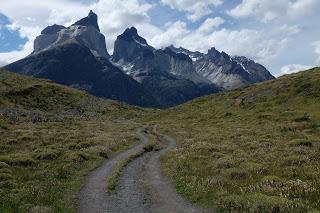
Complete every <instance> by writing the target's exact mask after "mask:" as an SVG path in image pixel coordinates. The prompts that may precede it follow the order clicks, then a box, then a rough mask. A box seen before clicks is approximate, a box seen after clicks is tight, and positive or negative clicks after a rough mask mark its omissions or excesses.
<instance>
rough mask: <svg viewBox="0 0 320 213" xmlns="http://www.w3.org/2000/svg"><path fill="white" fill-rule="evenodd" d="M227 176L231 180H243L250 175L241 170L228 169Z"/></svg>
mask: <svg viewBox="0 0 320 213" xmlns="http://www.w3.org/2000/svg"><path fill="white" fill-rule="evenodd" d="M225 175H226V176H227V177H228V178H229V179H231V180H241V179H246V178H248V177H249V175H250V174H249V173H248V172H247V171H244V170H243V169H239V168H228V169H226V170H225Z"/></svg>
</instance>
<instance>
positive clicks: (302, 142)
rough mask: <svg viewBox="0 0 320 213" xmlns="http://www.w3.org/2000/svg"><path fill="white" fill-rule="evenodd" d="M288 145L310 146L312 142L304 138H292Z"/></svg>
mask: <svg viewBox="0 0 320 213" xmlns="http://www.w3.org/2000/svg"><path fill="white" fill-rule="evenodd" d="M289 145H290V146H305V147H312V142H311V141H308V140H306V139H294V140H292V141H290V142H289Z"/></svg>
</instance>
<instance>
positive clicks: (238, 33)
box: [0, 0, 320, 76]
mask: <svg viewBox="0 0 320 213" xmlns="http://www.w3.org/2000/svg"><path fill="white" fill-rule="evenodd" d="M319 8H320V0H272V1H270V0H46V1H43V0H28V1H21V0H10V1H9V0H0V66H3V65H6V64H8V63H11V62H14V61H16V60H18V59H21V58H23V57H25V56H27V55H28V54H30V53H31V52H32V51H33V41H34V39H35V38H36V36H37V35H39V34H40V32H41V30H42V29H44V28H45V27H46V26H49V25H52V24H60V25H64V26H69V25H71V24H72V23H74V22H75V21H77V20H79V19H80V18H83V17H85V16H87V14H88V12H89V11H90V10H91V9H92V10H93V11H94V12H95V13H97V15H98V18H99V25H100V29H101V32H102V33H103V34H104V35H105V37H106V42H107V47H108V51H109V53H111V54H112V51H113V44H114V41H115V39H116V37H117V36H118V35H120V34H121V33H122V32H123V31H124V30H125V29H126V28H127V27H131V26H135V27H136V28H137V29H138V31H139V34H140V35H141V36H143V37H145V38H146V39H147V41H148V43H149V44H150V45H152V46H154V47H156V48H164V47H166V46H169V45H171V44H173V45H175V46H177V47H179V46H182V47H185V48H187V49H190V50H193V51H200V52H203V53H206V52H207V50H208V49H210V48H211V47H215V48H216V49H218V50H219V51H225V52H227V53H229V54H230V55H241V56H246V57H248V58H251V59H253V60H255V61H257V62H259V63H261V64H263V65H264V66H266V67H267V69H269V70H270V71H271V73H272V74H274V75H275V76H281V75H284V74H289V73H292V72H297V71H300V70H305V69H308V68H310V67H315V66H320V21H319V20H320V13H319V12H318V10H319Z"/></svg>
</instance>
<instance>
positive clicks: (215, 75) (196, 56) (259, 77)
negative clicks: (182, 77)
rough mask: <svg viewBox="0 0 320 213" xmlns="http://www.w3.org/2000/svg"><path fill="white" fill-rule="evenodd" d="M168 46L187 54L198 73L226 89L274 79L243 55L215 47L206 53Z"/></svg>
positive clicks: (263, 68) (261, 67)
mask: <svg viewBox="0 0 320 213" xmlns="http://www.w3.org/2000/svg"><path fill="white" fill-rule="evenodd" d="M170 48H171V49H173V50H174V51H176V52H182V53H185V54H187V55H189V56H190V57H191V58H192V59H193V66H194V68H195V70H196V72H197V73H198V74H200V75H201V76H203V77H204V78H206V79H208V80H210V81H211V82H212V83H214V84H216V85H218V86H220V87H222V88H224V89H227V90H231V89H237V88H239V87H243V86H247V85H250V84H254V83H258V82H262V81H266V80H271V79H274V77H273V76H272V75H271V74H270V72H269V71H268V70H267V69H266V68H265V67H264V66H262V65H261V64H258V63H256V62H254V61H252V60H250V59H247V58H246V57H243V56H242V57H231V56H229V55H228V54H227V53H225V52H223V51H222V52H219V51H217V50H216V49H215V48H211V49H209V50H208V53H207V54H203V53H200V52H191V51H189V50H186V49H184V48H175V47H172V46H171V47H170Z"/></svg>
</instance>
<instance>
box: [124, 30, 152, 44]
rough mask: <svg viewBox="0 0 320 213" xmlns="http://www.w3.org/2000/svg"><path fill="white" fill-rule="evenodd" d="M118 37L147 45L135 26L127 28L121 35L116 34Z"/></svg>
mask: <svg viewBox="0 0 320 213" xmlns="http://www.w3.org/2000/svg"><path fill="white" fill-rule="evenodd" d="M118 39H122V40H126V41H129V42H132V41H134V42H136V43H139V44H141V45H148V42H147V40H146V39H144V38H142V37H141V36H140V35H139V34H138V30H137V28H135V27H131V28H127V29H126V30H125V31H124V32H123V33H122V34H121V35H119V36H118Z"/></svg>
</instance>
